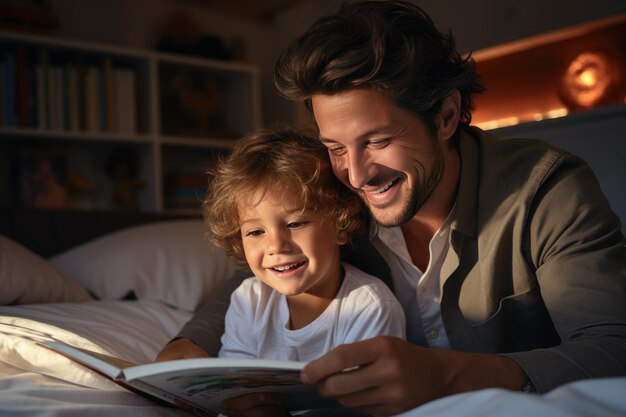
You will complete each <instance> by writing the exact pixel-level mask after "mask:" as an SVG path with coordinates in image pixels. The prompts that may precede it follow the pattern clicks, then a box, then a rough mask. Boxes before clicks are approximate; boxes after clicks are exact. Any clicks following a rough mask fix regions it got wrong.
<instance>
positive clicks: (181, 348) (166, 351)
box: [154, 337, 209, 362]
mask: <svg viewBox="0 0 626 417" xmlns="http://www.w3.org/2000/svg"><path fill="white" fill-rule="evenodd" d="M207 356H209V355H207V353H206V352H205V351H204V350H203V349H202V348H201V347H200V346H198V345H196V344H195V343H194V342H193V341H191V339H186V338H184V337H181V338H179V339H174V340H172V341H171V342H169V343H168V344H167V345H165V346H164V347H163V349H161V351H160V352H159V354H158V355H157V357H156V359H155V360H154V361H155V362H164V361H173V360H176V359H191V358H206V357H207Z"/></svg>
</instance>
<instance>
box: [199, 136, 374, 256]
mask: <svg viewBox="0 0 626 417" xmlns="http://www.w3.org/2000/svg"><path fill="white" fill-rule="evenodd" d="M208 176H209V186H208V191H207V194H206V197H205V199H204V201H203V204H202V207H203V215H204V221H205V222H206V224H207V226H208V229H209V233H208V237H209V239H210V240H211V242H212V243H214V244H215V245H217V246H218V247H220V248H222V249H224V250H225V251H226V253H228V254H229V255H231V256H233V257H235V258H236V259H237V260H238V261H240V263H245V254H244V251H243V243H242V239H241V232H240V229H241V222H240V218H239V209H238V207H239V206H238V204H239V203H240V202H242V200H241V198H244V197H249V196H250V195H251V193H254V192H259V191H260V192H261V193H266V192H268V191H269V192H275V191H279V192H285V193H289V196H290V197H291V198H295V199H296V201H299V202H301V203H302V209H306V210H312V211H314V212H316V213H321V214H322V219H323V221H332V222H333V224H334V225H335V227H336V228H337V230H338V231H345V232H347V234H348V236H351V235H352V233H353V232H355V231H357V230H359V229H361V228H362V227H363V226H364V224H365V210H364V206H363V203H362V201H361V199H360V197H359V196H357V195H356V194H355V193H353V192H352V191H350V190H349V189H348V188H347V187H346V186H345V185H343V184H342V183H341V182H340V181H339V180H338V179H337V178H336V177H335V175H334V174H333V171H332V167H331V164H330V159H329V157H328V151H327V149H326V147H325V146H324V145H323V144H322V143H321V142H320V141H319V140H318V139H316V138H314V137H310V136H307V135H305V134H303V133H299V132H297V131H295V130H292V129H287V128H280V129H261V130H257V131H256V132H254V133H252V134H250V135H248V136H246V137H244V138H242V139H240V140H239V141H238V142H237V144H236V145H235V147H234V148H233V151H232V153H231V154H230V155H229V156H228V157H226V158H225V159H222V160H221V161H219V162H218V163H217V165H216V167H215V169H214V170H213V171H212V172H209V173H208ZM294 193H295V195H294ZM244 202H245V201H244Z"/></svg>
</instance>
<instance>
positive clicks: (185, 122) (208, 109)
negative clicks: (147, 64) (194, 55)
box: [160, 66, 224, 137]
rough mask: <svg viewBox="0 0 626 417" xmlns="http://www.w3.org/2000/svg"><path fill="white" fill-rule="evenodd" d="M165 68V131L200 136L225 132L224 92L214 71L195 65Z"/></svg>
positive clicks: (163, 119) (171, 133) (163, 102)
mask: <svg viewBox="0 0 626 417" xmlns="http://www.w3.org/2000/svg"><path fill="white" fill-rule="evenodd" d="M161 69H162V71H161V74H160V82H161V84H160V86H161V114H162V115H163V116H162V125H161V129H162V131H163V133H165V134H167V135H181V136H197V137H202V136H216V135H217V134H218V133H223V130H224V126H223V123H222V120H221V119H220V116H219V108H220V104H221V101H222V92H221V91H220V88H219V87H218V83H217V82H216V80H215V79H214V78H213V77H212V76H211V74H208V73H207V72H206V71H201V70H198V69H194V68H191V67H176V68H174V67H169V66H162V67H161Z"/></svg>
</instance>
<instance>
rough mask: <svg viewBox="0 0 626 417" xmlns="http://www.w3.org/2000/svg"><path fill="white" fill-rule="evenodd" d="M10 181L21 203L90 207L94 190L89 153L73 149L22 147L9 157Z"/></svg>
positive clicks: (38, 205)
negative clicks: (12, 180) (13, 180)
mask: <svg viewBox="0 0 626 417" xmlns="http://www.w3.org/2000/svg"><path fill="white" fill-rule="evenodd" d="M11 166H12V172H11V175H12V177H13V178H14V179H15V181H16V182H15V183H14V184H13V185H12V188H13V190H14V194H15V195H16V198H17V201H18V202H19V205H20V207H25V208H41V209H63V208H82V209H88V208H92V207H93V193H94V190H95V187H94V179H93V175H92V174H93V173H92V172H91V171H90V161H89V158H88V156H87V155H86V154H85V153H84V152H81V151H78V150H75V149H60V148H59V149H51V148H41V149H28V148H26V147H23V148H21V149H19V150H18V151H17V152H16V153H15V157H14V159H13V160H12V161H11Z"/></svg>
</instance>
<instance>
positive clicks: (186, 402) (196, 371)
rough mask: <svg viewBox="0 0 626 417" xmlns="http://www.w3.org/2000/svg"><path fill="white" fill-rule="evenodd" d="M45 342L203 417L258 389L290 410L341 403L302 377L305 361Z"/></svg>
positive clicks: (131, 386)
mask: <svg viewBox="0 0 626 417" xmlns="http://www.w3.org/2000/svg"><path fill="white" fill-rule="evenodd" d="M41 343H42V345H44V346H46V347H48V348H49V349H52V350H54V351H56V352H58V353H61V354H62V355H64V356H66V357H67V358H69V359H70V360H73V361H75V362H78V363H80V364H82V365H83V366H86V367H88V368H90V369H92V370H94V371H96V372H97V373H99V374H101V375H103V376H105V377H107V378H108V379H110V380H112V381H113V382H115V383H117V384H119V385H121V386H123V387H125V388H127V389H129V390H131V391H134V392H136V393H138V394H141V395H144V396H146V397H149V398H152V399H154V400H157V401H159V402H163V401H164V402H166V403H167V404H170V405H173V406H176V407H179V408H181V409H185V410H187V411H191V412H193V413H194V414H197V415H201V416H218V415H219V414H220V413H225V412H226V410H224V409H223V407H222V402H223V401H224V400H226V399H230V398H236V397H239V396H242V395H246V394H250V393H255V392H259V393H269V392H274V393H279V394H282V396H283V399H284V401H285V406H286V407H287V408H288V409H289V410H290V411H299V410H313V409H316V410H319V409H338V408H339V405H338V403H336V402H335V401H333V400H330V399H327V398H322V397H320V396H319V395H318V394H317V391H316V389H315V388H314V387H313V386H310V385H305V384H302V383H301V382H300V377H299V375H300V370H301V369H302V368H303V367H304V365H305V363H304V362H293V361H277V360H267V359H235V358H197V359H181V360H175V361H167V362H155V363H149V364H143V365H135V364H133V363H131V362H128V361H125V360H123V359H119V358H114V357H112V356H108V355H104V354H101V353H96V352H92V351H89V350H85V349H80V348H77V347H74V346H70V345H68V344H66V343H63V342H52V341H46V342H41Z"/></svg>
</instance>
